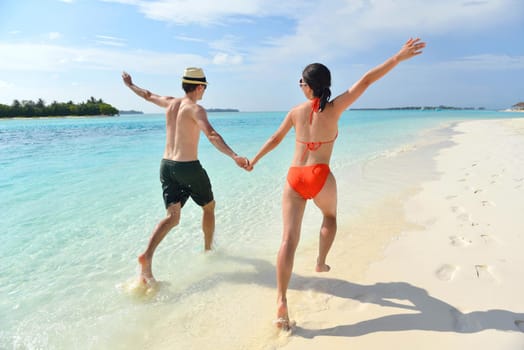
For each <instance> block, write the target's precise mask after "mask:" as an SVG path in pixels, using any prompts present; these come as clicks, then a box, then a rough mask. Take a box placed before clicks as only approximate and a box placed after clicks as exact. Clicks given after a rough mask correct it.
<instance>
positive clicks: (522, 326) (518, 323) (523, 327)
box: [515, 320, 524, 332]
mask: <svg viewBox="0 0 524 350" xmlns="http://www.w3.org/2000/svg"><path fill="white" fill-rule="evenodd" d="M515 326H517V328H518V329H519V330H520V331H521V332H524V321H523V320H516V321H515Z"/></svg>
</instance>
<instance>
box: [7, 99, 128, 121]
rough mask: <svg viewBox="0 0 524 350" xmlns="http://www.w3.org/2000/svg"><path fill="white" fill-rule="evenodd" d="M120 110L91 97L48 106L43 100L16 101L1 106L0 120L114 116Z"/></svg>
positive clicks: (55, 102) (54, 102)
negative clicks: (79, 101)
mask: <svg viewBox="0 0 524 350" xmlns="http://www.w3.org/2000/svg"><path fill="white" fill-rule="evenodd" d="M118 114H119V113H118V109H116V108H115V107H113V106H112V105H110V104H109V103H106V102H104V101H103V100H102V99H98V100H97V99H95V98H94V97H92V96H91V98H90V99H88V100H87V101H86V102H81V103H73V101H69V102H57V101H53V103H51V104H49V105H46V104H45V102H44V100H42V99H41V98H39V99H38V101H37V102H34V101H31V100H22V101H19V100H14V101H13V103H12V104H11V105H10V106H8V105H4V104H0V118H37V117H68V116H82V117H85V116H101V115H103V116H114V115H118Z"/></svg>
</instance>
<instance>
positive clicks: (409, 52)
mask: <svg viewBox="0 0 524 350" xmlns="http://www.w3.org/2000/svg"><path fill="white" fill-rule="evenodd" d="M425 47H426V43H425V42H423V41H420V38H416V39H413V38H410V39H409V40H408V41H406V43H405V44H404V46H402V48H401V49H400V51H399V52H398V53H397V54H396V55H395V58H396V59H397V60H398V61H399V62H400V61H404V60H407V59H410V58H412V57H414V56H417V55H420V54H421V53H422V49H423V48H425Z"/></svg>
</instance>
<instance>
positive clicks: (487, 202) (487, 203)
mask: <svg viewBox="0 0 524 350" xmlns="http://www.w3.org/2000/svg"><path fill="white" fill-rule="evenodd" d="M482 206H483V207H494V206H495V203H493V202H492V201H482Z"/></svg>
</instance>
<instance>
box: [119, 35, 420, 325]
mask: <svg viewBox="0 0 524 350" xmlns="http://www.w3.org/2000/svg"><path fill="white" fill-rule="evenodd" d="M425 45H426V44H425V43H424V42H422V41H420V39H409V40H408V41H407V42H406V43H405V44H404V45H403V46H402V48H401V49H400V50H399V51H398V52H397V53H396V54H395V55H393V56H391V57H390V58H388V59H387V60H386V61H384V62H383V63H382V64H380V65H378V66H376V67H374V68H372V69H371V70H370V71H368V72H367V73H365V74H364V75H363V76H362V77H361V78H360V79H359V80H358V81H357V82H356V83H354V84H353V86H351V87H350V88H349V89H348V90H346V91H344V92H343V93H342V94H340V95H338V96H337V97H335V98H334V99H332V100H330V98H331V90H330V87H331V74H330V71H329V70H328V68H327V67H326V66H324V65H322V64H320V63H313V64H310V65H308V66H307V67H306V68H304V70H303V72H302V77H301V78H300V80H299V86H300V88H301V89H302V92H303V93H304V97H305V98H306V100H307V101H305V102H303V103H301V104H299V105H297V106H295V107H293V108H292V109H291V110H290V111H289V112H288V113H287V115H286V117H285V118H284V120H283V122H282V123H281V125H280V126H279V127H278V129H277V130H276V132H275V133H274V134H273V135H272V136H271V137H270V138H269V139H268V140H267V141H266V143H265V144H264V145H263V146H262V147H261V148H260V150H259V151H258V153H257V154H256V155H255V157H254V158H253V159H251V160H248V159H247V158H245V157H240V156H238V155H237V154H236V153H235V152H234V151H233V150H232V149H231V148H230V147H229V146H228V145H227V144H226V142H225V141H224V139H223V138H222V136H220V134H219V133H218V132H217V131H216V130H215V129H214V128H213V126H212V125H211V124H210V122H209V120H208V118H207V112H206V110H205V109H204V108H203V107H202V106H200V105H199V104H198V103H197V101H199V100H201V99H202V97H203V95H204V92H205V90H206V87H207V81H206V77H205V75H204V72H203V70H202V69H200V68H194V67H191V68H186V69H185V71H184V76H183V77H182V89H183V90H184V92H185V95H184V96H183V97H180V98H175V97H170V96H159V95H156V94H154V93H151V92H150V91H148V90H146V89H143V88H140V87H138V86H136V85H134V84H133V81H132V79H131V76H130V75H129V74H127V73H126V72H124V73H123V74H122V79H123V81H124V83H125V84H126V85H127V86H128V87H129V88H130V89H131V90H132V91H133V92H134V93H135V94H137V95H138V96H140V97H142V98H144V99H146V100H147V101H149V102H152V103H154V104H156V105H158V106H160V107H163V108H165V110H166V145H165V149H164V154H163V157H162V161H161V164H160V181H161V184H162V192H163V198H164V203H165V207H166V217H165V218H163V219H162V220H160V222H158V224H157V225H156V226H155V228H154V230H153V232H152V234H151V237H150V239H149V242H148V245H147V247H146V250H145V251H144V252H143V253H142V254H141V255H139V257H138V262H139V264H140V267H141V272H140V279H141V282H143V283H146V284H148V283H151V282H154V277H153V273H152V261H153V255H154V252H155V250H156V248H157V246H158V244H159V243H160V242H161V241H162V240H163V238H164V237H165V236H166V235H167V233H168V232H169V231H170V230H171V229H172V228H173V227H175V226H176V225H177V224H178V223H179V221H180V214H181V210H182V207H183V206H184V204H185V202H186V201H187V199H188V198H189V197H191V198H192V199H193V201H194V202H195V203H196V204H198V205H199V206H201V207H202V210H203V216H202V230H203V232H204V248H205V250H210V249H211V246H212V242H213V234H214V230H215V200H214V197H213V192H212V190H211V183H210V180H209V177H208V176H207V173H206V171H205V170H204V168H203V167H202V165H201V164H200V162H199V160H198V143H199V138H200V133H201V132H202V133H204V135H205V136H206V137H207V138H208V139H209V141H210V142H211V143H212V144H213V145H214V146H215V147H216V148H217V149H218V150H219V151H220V152H222V153H224V154H226V155H228V156H229V157H231V158H232V159H233V160H234V161H235V163H236V164H237V165H238V166H239V167H241V168H244V169H245V170H248V171H251V170H253V167H254V166H255V165H256V164H257V163H258V162H259V161H260V159H261V158H262V157H263V156H264V155H266V154H267V153H268V152H270V151H272V150H273V149H275V148H276V147H277V146H278V145H279V144H280V142H281V141H282V140H283V139H284V137H285V136H286V134H287V133H288V132H289V130H291V128H294V129H295V135H296V142H295V152H294V156H293V160H292V164H291V167H290V168H289V171H288V174H287V181H286V183H285V185H284V190H283V197H282V219H283V233H282V242H281V245H280V249H279V252H278V256H277V264H276V268H277V269H276V270H277V273H276V274H277V319H276V321H275V324H276V325H277V327H279V328H282V329H285V330H288V329H289V328H290V321H289V314H288V307H287V298H286V293H287V289H288V284H289V281H290V279H291V273H292V270H293V261H294V257H295V251H296V248H297V246H298V241H299V238H300V230H301V225H302V219H303V215H304V210H305V207H306V202H307V200H308V199H312V200H313V202H314V203H315V205H316V206H317V207H318V208H319V209H320V211H321V212H322V215H323V219H322V224H321V226H320V238H319V250H318V256H317V260H316V265H315V269H316V271H317V272H327V271H329V269H330V267H329V265H327V264H326V257H327V254H328V252H329V250H330V248H331V245H332V243H333V240H334V238H335V233H336V231H337V216H336V215H337V186H336V181H335V178H334V176H333V174H332V173H331V171H330V168H329V162H330V159H331V154H332V152H333V146H334V143H335V140H336V138H337V136H338V120H339V118H340V117H341V115H342V113H343V112H344V111H345V110H346V109H347V108H348V107H349V106H350V105H351V104H353V102H355V101H356V100H357V99H358V98H359V97H360V96H361V95H362V94H363V93H364V91H366V89H367V88H368V87H369V86H370V85H371V84H373V83H374V82H375V81H377V80H379V79H380V78H382V77H383V76H384V75H386V74H387V73H388V72H390V71H391V70H392V69H393V68H394V67H395V66H397V64H398V63H400V62H401V61H404V60H407V59H410V58H412V57H414V56H416V55H419V54H421V53H422V51H421V50H422V49H423V48H424V47H425Z"/></svg>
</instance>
